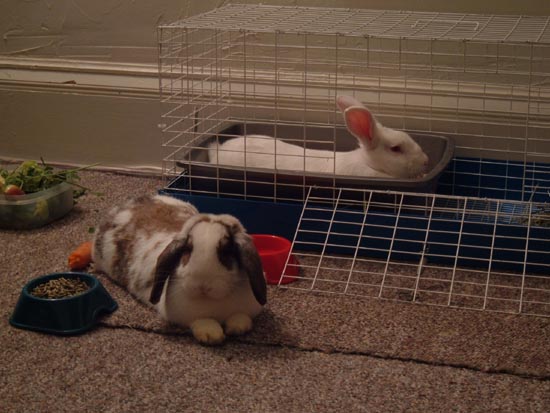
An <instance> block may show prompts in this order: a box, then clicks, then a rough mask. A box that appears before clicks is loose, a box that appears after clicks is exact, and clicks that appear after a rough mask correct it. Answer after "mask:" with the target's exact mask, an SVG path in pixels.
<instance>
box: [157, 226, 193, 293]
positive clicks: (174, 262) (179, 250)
mask: <svg viewBox="0 0 550 413" xmlns="http://www.w3.org/2000/svg"><path fill="white" fill-rule="evenodd" d="M191 250H192V246H191V243H190V242H189V239H188V237H185V238H177V239H175V240H173V241H172V242H170V244H168V245H167V246H166V248H165V249H164V251H162V253H161V254H160V255H159V257H158V259H157V266H156V268H155V278H154V280H153V289H152V290H151V295H150V296H149V301H150V302H151V304H157V303H158V302H159V301H160V296H161V295H162V290H163V289H164V284H166V281H167V280H168V277H169V276H170V275H172V274H173V273H174V271H175V269H176V267H177V266H178V265H179V264H180V263H181V262H182V261H183V260H185V259H187V261H188V260H189V255H190V254H191Z"/></svg>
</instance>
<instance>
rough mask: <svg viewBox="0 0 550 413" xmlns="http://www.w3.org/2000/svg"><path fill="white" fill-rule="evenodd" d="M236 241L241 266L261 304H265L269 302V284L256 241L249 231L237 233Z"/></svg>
mask: <svg viewBox="0 0 550 413" xmlns="http://www.w3.org/2000/svg"><path fill="white" fill-rule="evenodd" d="M235 243H236V244H237V256H238V261H239V266H240V267H241V268H242V269H243V271H245V272H246V274H247V275H248V280H249V281H250V286H251V287H252V292H253V293H254V297H256V300H257V301H258V302H259V303H260V304H261V305H264V304H265V303H266V302H267V285H266V281H265V277H264V271H263V268H262V261H261V260H260V256H259V255H258V251H257V250H256V247H255V246H254V242H253V241H252V238H251V237H250V236H249V235H248V234H247V233H245V232H242V231H239V232H237V233H236V234H235Z"/></svg>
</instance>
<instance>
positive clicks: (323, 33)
mask: <svg viewBox="0 0 550 413" xmlns="http://www.w3.org/2000/svg"><path fill="white" fill-rule="evenodd" d="M549 77H550V17H548V16H498V15H474V14H455V13H428V12H404V11H386V10H367V9H355V10H354V9H337V8H306V7H288V6H266V5H246V4H230V5H226V6H223V7H220V8H217V9H214V10H212V11H210V12H207V13H204V14H200V15H197V16H194V17H190V18H188V19H185V20H182V21H177V22H174V23H172V24H168V25H163V26H160V27H159V87H160V98H161V103H162V121H161V124H160V127H161V129H162V136H163V141H162V148H163V165H164V175H165V177H166V181H165V182H166V184H165V189H166V190H167V191H169V192H170V193H171V194H174V195H175V196H182V197H186V196H211V197H214V198H218V199H220V200H221V201H223V202H228V200H232V199H241V200H247V201H248V200H261V201H265V202H272V203H275V204H277V203H287V202H291V203H292V202H298V203H303V205H304V210H303V211H302V216H301V219H300V221H299V223H298V225H297V231H296V239H295V242H294V243H293V254H295V255H296V256H297V257H298V258H299V261H300V268H301V271H302V274H301V275H300V277H299V278H300V279H299V281H298V282H295V283H292V284H288V285H286V286H287V287H288V288H307V289H311V290H319V291H332V292H340V293H345V294H365V295H374V296H377V297H381V298H389V297H393V298H398V299H405V300H406V301H413V302H425V303H431V304H438V305H456V306H464V307H471V308H480V309H492V310H495V311H512V312H522V313H532V314H539V315H550V308H549V306H550V286H548V284H547V281H546V280H547V278H545V276H546V277H547V276H548V275H550V263H549V261H550V258H548V254H549V250H550V245H549V239H550V234H549V232H548V231H550V229H549V227H550V223H549V219H550V206H549V205H550V83H549ZM339 95H353V96H354V97H355V98H357V99H358V100H360V101H362V102H364V103H365V105H366V106H368V107H369V108H370V109H371V110H372V112H373V113H374V114H375V115H376V116H377V118H378V120H379V121H380V122H381V123H382V124H384V125H386V126H389V127H393V128H396V129H403V130H406V131H408V132H409V133H410V134H411V135H412V136H413V137H415V136H416V135H415V134H417V135H419V136H420V137H423V136H424V135H430V134H432V135H435V136H443V137H450V138H452V140H453V141H454V144H455V152H454V157H453V159H452V160H451V161H450V163H449V164H448V165H446V168H445V170H444V171H443V172H442V174H441V175H438V176H437V182H436V184H437V185H431V184H430V185H427V186H422V185H420V186H417V187H415V186H414V183H413V184H412V185H410V184H411V183H410V182H407V185H405V186H399V185H397V186H395V185H394V184H393V183H392V182H388V181H384V182H382V183H380V182H379V185H378V186H377V185H376V183H375V182H374V183H373V182H371V183H370V184H369V183H366V182H365V180H359V181H357V180H353V179H351V180H341V177H338V176H337V175H336V174H332V175H330V174H326V175H325V176H319V175H312V174H308V173H307V172H306V170H305V160H304V168H302V169H301V170H300V169H299V168H298V169H297V170H294V171H281V170H276V169H274V168H268V167H266V168H257V167H256V168H253V167H248V166H246V164H245V165H244V166H243V167H227V166H225V165H222V164H217V163H215V162H214V163H213V162H211V160H210V157H209V150H208V146H209V145H210V144H211V143H212V142H216V143H220V142H223V141H225V140H227V139H230V138H234V137H240V136H246V135H250V134H261V135H265V136H266V139H273V138H278V139H283V140H285V141H286V142H290V143H294V144H296V145H300V146H302V147H308V148H316V149H325V150H329V151H331V152H334V151H335V150H337V151H340V150H349V149H350V148H351V147H353V146H354V145H355V141H354V140H353V139H352V140H351V143H349V142H348V143H346V142H344V141H345V138H346V136H345V135H346V127H345V123H344V120H343V118H342V115H341V114H340V113H339V111H338V110H337V108H336V105H335V101H336V97H337V96H339ZM430 142H432V141H430ZM350 145H351V146H350ZM434 145H435V144H433V145H432V143H430V144H429V145H428V146H429V147H432V146H434ZM245 160H246V156H245ZM436 161H437V159H431V163H432V165H431V167H432V168H433V167H435V162H436ZM348 184H349V185H348ZM380 185H382V186H380ZM365 188H368V189H365ZM384 190H391V191H393V192H391V193H389V192H387V191H384ZM415 192H418V194H417V195H414V194H413V193H415ZM427 193H430V194H427ZM367 199H370V202H367V201H366V200H367ZM352 201H353V202H355V203H356V204H354V205H352V206H350V205H348V204H349V203H350V202H351V203H352V204H353V202H352ZM357 202H358V203H359V204H357ZM323 203H326V205H325V206H322V207H320V209H321V210H322V212H323V213H327V214H329V215H330V214H331V213H332V214H333V216H334V217H338V216H340V212H341V206H342V205H344V206H345V208H352V210H353V213H352V212H349V214H350V216H353V217H354V218H353V219H354V221H353V222H352V223H348V224H346V220H345V219H344V220H343V221H342V222H340V220H336V223H338V225H337V226H336V227H335V226H334V225H330V224H329V225H327V224H326V223H327V219H326V217H323V218H320V217H321V216H322V214H321V211H317V209H316V208H318V204H323ZM327 208H328V209H327ZM346 210H347V209H346ZM308 213H313V215H314V216H317V215H318V217H317V218H311V220H310V218H309V217H308ZM371 217H374V218H377V219H379V220H380V222H377V223H375V222H371V219H374V218H371ZM356 219H358V220H359V221H361V220H364V221H363V222H355V220H356ZM328 222H329V223H330V222H333V221H331V220H328ZM408 222H415V225H416V224H417V225H420V227H419V228H416V227H414V228H416V229H414V228H408V227H407V223H408ZM310 224H312V225H313V224H314V226H317V229H311V228H310V227H309V225H310ZM436 224H437V225H436ZM372 229H376V231H375V232H374V234H377V233H378V235H372V233H371V230H372ZM358 230H359V231H361V232H360V233H357V231H358ZM304 231H305V232H304ZM307 231H316V232H314V234H316V236H315V237H313V238H312V239H313V240H311V239H310V238H308V237H307V236H305V235H304V234H309V232H307ZM507 231H508V232H507ZM505 234H508V235H505ZM376 236H379V237H381V238H380V240H381V241H380V244H379V245H380V246H379V247H378V248H371V247H369V246H368V245H367V246H364V245H363V243H364V242H366V241H365V240H366V239H377V238H376ZM319 237H320V238H323V237H324V238H325V241H323V242H321V241H320V238H319ZM411 237H412V238H411ZM416 237H420V239H417V238H416ZM422 237H424V239H421V238H422ZM344 238H350V239H352V240H353V242H356V245H355V246H354V247H353V248H352V247H350V246H348V245H347V244H346V243H344V244H343V245H342V246H340V247H339V242H340V241H342V239H344ZM382 240H383V242H382ZM329 247H330V248H329ZM436 247H437V248H436ZM438 248H439V249H438ZM434 249H435V252H434ZM442 249H443V250H442ZM446 249H448V251H447V250H446ZM304 251H305V252H307V253H306V254H305V255H304V254H303V253H304ZM449 251H450V252H449ZM369 257H370V258H369ZM338 262H341V263H345V265H347V267H346V270H343V269H342V267H340V266H339V264H338ZM310 263H311V264H310ZM325 285H326V286H327V288H324V287H323V286H325ZM429 297H433V299H432V298H429Z"/></svg>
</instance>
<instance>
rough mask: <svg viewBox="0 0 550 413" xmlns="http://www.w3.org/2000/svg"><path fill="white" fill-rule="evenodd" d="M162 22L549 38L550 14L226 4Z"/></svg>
mask: <svg viewBox="0 0 550 413" xmlns="http://www.w3.org/2000/svg"><path fill="white" fill-rule="evenodd" d="M161 28H191V29H217V30H231V31H236V30H246V31H255V32H271V33H302V34H321V35H328V34H342V35H346V36H362V37H365V36H369V37H386V38H407V39H424V40H426V39H442V40H479V41H485V42H510V43H525V42H527V43H541V44H545V43H546V44H550V16H517V15H480V14H458V13H435V12H411V11H395V10H394V11H392V10H370V9H344V8H327V7H293V6H267V5H258V4H228V5H226V6H223V7H220V8H216V9H214V10H211V11H209V12H206V13H203V14H199V15H196V16H192V17H189V18H187V19H184V20H180V21H177V22H174V23H172V24H169V25H163V26H161Z"/></svg>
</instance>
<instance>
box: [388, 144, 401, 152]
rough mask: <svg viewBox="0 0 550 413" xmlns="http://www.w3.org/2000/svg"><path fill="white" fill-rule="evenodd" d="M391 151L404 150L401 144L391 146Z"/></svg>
mask: <svg viewBox="0 0 550 413" xmlns="http://www.w3.org/2000/svg"><path fill="white" fill-rule="evenodd" d="M390 151H392V152H395V153H401V152H403V151H402V150H401V146H399V145H394V146H390Z"/></svg>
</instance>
